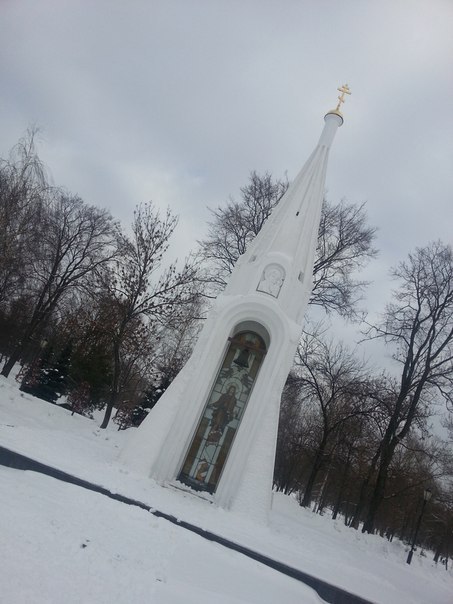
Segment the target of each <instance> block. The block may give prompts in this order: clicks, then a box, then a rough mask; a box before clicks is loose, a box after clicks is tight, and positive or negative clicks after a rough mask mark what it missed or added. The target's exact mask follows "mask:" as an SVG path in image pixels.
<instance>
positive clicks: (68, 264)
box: [1, 191, 114, 376]
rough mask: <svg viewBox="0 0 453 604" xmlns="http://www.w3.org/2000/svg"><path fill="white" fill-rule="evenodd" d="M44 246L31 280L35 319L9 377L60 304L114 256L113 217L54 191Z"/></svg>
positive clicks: (19, 345)
mask: <svg viewBox="0 0 453 604" xmlns="http://www.w3.org/2000/svg"><path fill="white" fill-rule="evenodd" d="M41 225H42V228H41V229H40V233H39V246H37V247H36V249H35V250H34V255H33V258H31V260H30V270H29V273H28V275H27V276H26V283H25V284H24V287H25V288H26V293H27V297H28V298H29V300H30V315H29V317H28V318H27V320H26V323H25V325H24V326H23V331H22V337H21V339H20V341H19V342H18V343H17V345H16V347H15V348H14V350H13V351H12V354H11V355H10V357H9V359H8V360H7V361H6V363H5V365H4V366H3V369H2V372H1V373H2V375H4V376H8V375H9V373H10V371H11V369H12V368H13V366H14V364H15V363H16V362H17V361H18V360H19V359H20V358H21V357H22V355H23V354H24V352H25V351H26V350H27V348H28V347H29V346H30V343H31V341H32V339H33V337H35V336H36V335H38V334H39V332H40V330H41V329H42V328H43V326H44V325H45V324H46V322H47V321H48V320H49V318H50V317H51V315H52V313H53V312H54V311H55V309H56V308H57V306H58V304H59V303H60V302H61V301H62V299H64V297H65V296H66V295H67V294H68V293H69V292H70V291H71V290H72V289H73V288H74V287H81V286H82V285H83V283H84V281H85V282H86V279H87V277H88V276H89V275H90V274H93V272H94V271H95V270H96V269H97V268H98V267H99V266H101V265H102V264H103V263H105V262H106V261H107V260H108V259H109V258H110V257H112V256H113V254H114V251H113V247H112V244H113V241H114V237H113V224H112V219H111V216H110V214H109V213H108V212H107V211H106V210H100V209H98V208H95V207H93V206H88V205H86V204H85V203H83V201H82V200H81V199H79V198H78V197H71V196H68V195H66V194H64V193H62V192H60V191H53V192H52V197H51V198H50V200H49V202H48V205H47V208H46V211H45V213H44V214H43V217H42V219H41Z"/></svg>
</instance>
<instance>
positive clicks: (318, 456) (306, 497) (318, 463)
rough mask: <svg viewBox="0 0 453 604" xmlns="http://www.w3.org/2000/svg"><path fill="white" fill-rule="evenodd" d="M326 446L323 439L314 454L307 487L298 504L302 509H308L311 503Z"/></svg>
mask: <svg viewBox="0 0 453 604" xmlns="http://www.w3.org/2000/svg"><path fill="white" fill-rule="evenodd" d="M326 444H327V441H326V439H323V440H322V441H321V444H320V446H319V449H318V452H317V453H316V457H315V460H314V462H313V467H312V469H311V472H310V476H309V477H308V480H307V486H306V487H305V491H304V496H303V498H302V501H301V502H300V505H301V506H302V507H308V506H309V505H310V503H311V496H312V492H313V487H314V486H315V481H316V477H317V476H318V472H319V470H320V469H321V466H322V462H323V457H324V451H325V448H326Z"/></svg>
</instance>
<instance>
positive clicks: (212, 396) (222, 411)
mask: <svg viewBox="0 0 453 604" xmlns="http://www.w3.org/2000/svg"><path fill="white" fill-rule="evenodd" d="M269 344H270V338H269V334H268V332H267V331H266V329H265V328H264V327H263V326H262V325H260V324H259V323H256V322H255V321H244V322H241V323H239V324H238V325H236V327H235V328H234V329H233V330H232V332H231V336H230V337H229V338H228V344H227V347H226V352H225V354H224V357H223V360H222V363H221V365H220V369H219V371H218V373H217V376H216V378H215V380H214V385H213V387H212V388H211V391H210V393H209V396H208V398H207V401H206V403H205V405H204V408H203V412H202V414H201V418H200V421H199V422H198V425H197V428H196V430H195V433H194V435H193V437H192V440H191V443H190V446H189V448H188V451H187V453H186V455H185V458H184V461H183V464H182V467H181V470H180V472H179V474H178V477H177V480H179V482H182V483H184V484H185V485H187V486H189V487H191V488H192V489H194V490H196V491H204V492H207V493H214V492H215V491H216V489H217V486H218V483H219V480H220V478H221V475H222V470H223V468H224V466H225V463H226V461H227V458H228V455H229V452H230V450H231V447H232V445H233V442H234V439H235V436H236V434H237V431H238V430H239V426H240V424H241V421H242V418H243V416H244V413H245V410H246V407H247V403H248V401H249V398H250V395H251V393H252V390H253V387H254V385H255V382H256V378H257V376H258V373H259V370H260V368H261V365H262V363H263V359H264V357H265V355H266V352H267V350H268V348H269Z"/></svg>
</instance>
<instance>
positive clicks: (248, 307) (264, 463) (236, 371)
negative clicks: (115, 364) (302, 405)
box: [121, 86, 350, 521]
mask: <svg viewBox="0 0 453 604" xmlns="http://www.w3.org/2000/svg"><path fill="white" fill-rule="evenodd" d="M338 90H339V91H340V93H341V96H340V97H338V100H339V103H338V105H337V107H336V108H335V109H333V110H332V111H329V113H328V114H327V115H326V116H325V125H324V129H323V132H322V134H321V137H320V139H319V142H318V144H317V146H316V147H315V149H314V151H313V153H312V154H311V155H310V157H309V158H308V160H307V162H306V163H305V165H304V167H303V168H302V170H301V171H300V173H299V174H298V176H297V177H296V178H295V180H294V182H293V183H292V184H291V186H290V187H289V188H288V190H287V192H286V193H285V195H284V196H283V197H282V199H281V200H280V202H279V204H278V206H277V207H276V208H275V209H274V211H273V212H272V214H271V216H270V217H269V218H268V220H267V222H266V224H265V225H264V227H263V228H262V230H261V231H260V233H259V234H258V235H257V237H256V238H255V240H254V241H252V243H251V244H250V245H249V246H248V248H247V251H246V253H245V254H243V256H241V257H240V258H239V260H238V262H237V264H236V266H235V267H234V269H233V272H232V274H231V278H230V281H229V283H228V285H227V287H226V288H225V291H224V292H223V293H222V294H220V295H219V296H218V298H217V299H216V301H215V303H214V305H213V308H212V310H211V312H210V314H209V316H208V318H207V320H206V322H205V324H204V327H203V330H202V332H201V334H200V336H199V339H198V342H197V344H196V346H195V349H194V351H193V353H192V356H191V357H190V359H189V361H188V362H187V364H186V365H185V367H184V368H183V369H182V371H181V372H180V373H179V374H178V376H177V377H176V378H175V380H174V381H173V382H172V384H171V385H170V387H169V388H168V389H167V390H166V391H165V393H164V394H163V396H162V397H161V398H160V399H159V401H158V403H157V405H156V406H155V407H154V408H153V410H152V411H151V413H150V414H149V416H148V417H147V418H146V419H145V421H144V422H143V423H142V425H141V426H140V427H139V428H138V430H137V432H136V434H135V435H134V438H132V439H131V440H130V441H129V445H128V447H127V448H126V449H125V450H124V451H123V453H122V456H121V459H122V461H123V462H125V463H128V464H129V465H131V466H133V468H134V470H135V471H142V472H144V473H146V474H148V475H149V476H151V477H152V478H154V479H155V480H157V481H159V482H160V483H162V484H167V483H169V484H171V485H173V486H175V487H178V488H184V489H186V490H193V491H197V492H198V493H199V494H201V495H202V496H203V497H206V498H207V499H209V500H210V501H212V502H213V503H216V504H217V505H219V506H222V507H224V508H228V509H231V510H234V511H236V512H240V513H244V514H248V515H252V516H253V518H254V519H255V520H258V519H261V520H263V521H265V520H266V518H267V514H268V511H269V509H270V506H271V492H272V477H273V469H274V459H275V446H276V440H277V427H278V418H279V409H280V398H281V393H282V390H283V387H284V385H285V381H286V378H287V376H288V373H289V371H290V369H291V366H292V363H293V360H294V354H295V352H296V349H297V345H298V342H299V338H300V335H301V329H302V323H303V317H304V314H305V310H306V308H307V304H308V299H309V297H310V293H311V289H312V272H313V262H314V254H315V251H316V245H317V236H318V228H319V220H320V215H321V208H322V202H323V196H324V186H325V176H326V166H327V159H328V154H329V149H330V146H331V144H332V141H333V138H334V136H335V133H336V131H337V129H338V127H339V126H341V124H342V123H343V117H342V115H341V113H340V106H341V103H342V102H344V95H345V94H350V92H349V89H348V88H347V86H343V87H342V88H339V89H338Z"/></svg>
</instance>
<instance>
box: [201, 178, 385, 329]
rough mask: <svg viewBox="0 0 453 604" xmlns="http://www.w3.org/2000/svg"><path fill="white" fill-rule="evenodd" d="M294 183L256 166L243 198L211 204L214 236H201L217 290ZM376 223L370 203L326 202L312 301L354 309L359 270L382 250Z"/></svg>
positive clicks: (342, 311) (342, 309) (360, 288)
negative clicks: (367, 210)
mask: <svg viewBox="0 0 453 604" xmlns="http://www.w3.org/2000/svg"><path fill="white" fill-rule="evenodd" d="M287 188H288V182H287V181H283V180H278V179H277V180H273V179H272V177H271V175H269V174H268V173H266V174H264V176H260V175H258V174H257V173H256V172H252V173H251V175H250V180H249V183H248V184H247V185H246V186H245V187H243V188H242V189H241V201H240V202H237V201H234V200H232V199H230V201H229V202H228V203H227V204H226V206H225V207H219V208H217V209H216V210H211V213H212V216H213V219H212V221H211V222H210V225H209V232H208V236H207V238H206V239H205V240H203V241H201V242H200V245H201V253H202V256H203V258H204V259H205V260H207V261H208V266H209V267H210V270H209V271H208V275H207V277H206V279H207V280H208V281H209V282H211V283H212V284H214V288H213V289H214V292H215V291H218V290H219V289H221V288H223V287H224V286H225V284H226V282H227V280H228V276H229V275H230V274H231V271H232V270H233V267H234V265H235V264H236V262H237V260H238V258H239V256H240V255H241V254H243V253H244V252H245V250H246V247H247V244H248V243H249V242H250V241H251V240H252V239H253V238H254V237H255V236H256V235H257V234H258V233H259V231H260V230H261V228H262V226H263V224H264V222H265V221H266V219H267V218H268V217H269V215H270V213H271V212H272V210H273V208H274V207H275V206H276V205H277V203H278V202H279V201H280V199H281V197H282V196H283V194H284V193H285V191H286V190H287ZM374 237H375V229H374V228H372V227H370V226H368V225H367V217H366V213H365V206H364V204H362V205H358V206H357V205H354V204H346V203H345V202H341V203H339V204H336V205H331V204H330V203H328V202H327V201H325V202H324V204H323V211H322V218H321V223H320V228H319V234H318V247H317V255H316V260H315V265H314V288H313V293H312V297H311V304H316V305H318V306H321V307H322V308H324V309H325V310H326V311H327V312H331V311H336V312H338V313H340V314H341V315H343V316H348V317H351V316H352V315H353V312H354V311H353V307H354V304H355V303H356V302H357V301H358V300H359V299H360V297H361V293H362V291H363V288H364V286H365V285H366V283H365V282H364V281H359V280H356V279H355V277H354V273H355V272H356V271H358V270H360V269H361V268H363V266H364V265H365V264H366V263H367V261H368V260H369V259H371V258H373V257H374V256H375V255H376V250H375V249H374V248H373V247H372V244H373V240H374Z"/></svg>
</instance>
